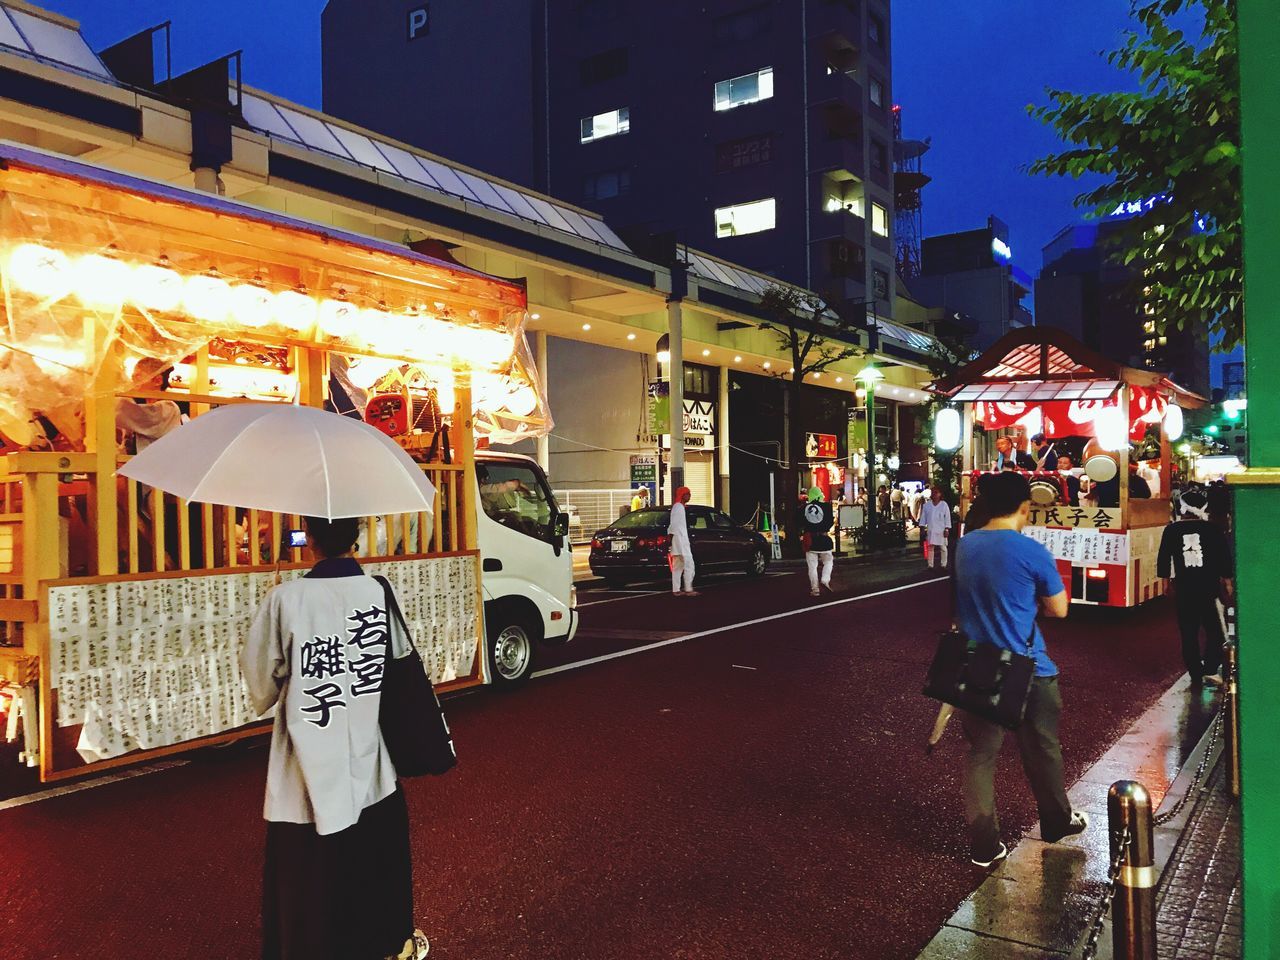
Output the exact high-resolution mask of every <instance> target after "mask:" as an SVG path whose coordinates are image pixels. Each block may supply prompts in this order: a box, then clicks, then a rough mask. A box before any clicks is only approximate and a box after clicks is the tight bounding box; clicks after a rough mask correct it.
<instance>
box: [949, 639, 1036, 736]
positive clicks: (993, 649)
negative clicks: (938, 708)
mask: <svg viewBox="0 0 1280 960" xmlns="http://www.w3.org/2000/svg"><path fill="white" fill-rule="evenodd" d="M1031 629H1032V631H1034V630H1035V627H1034V625H1033V626H1032V628H1031ZM1034 638H1035V634H1034V632H1033V633H1032V635H1031V637H1029V638H1028V639H1027V652H1028V653H1030V652H1031V648H1032V644H1033V643H1034ZM1035 667H1036V665H1035V661H1034V660H1032V659H1031V657H1029V656H1024V655H1023V654H1020V653H1014V652H1013V651H1012V650H1006V649H1005V648H1003V647H997V646H996V645H995V644H994V643H982V642H979V641H974V640H970V639H969V638H968V637H966V636H965V635H964V634H963V633H961V632H960V631H959V630H948V631H947V632H946V633H944V634H943V635H942V638H941V639H940V640H939V641H938V650H937V652H936V653H935V654H934V657H933V663H932V664H931V665H930V666H929V673H928V676H927V677H926V679H925V684H924V695H925V696H926V697H932V698H933V699H935V700H941V701H942V702H943V703H949V704H951V705H952V706H953V707H957V708H959V709H961V710H966V711H968V712H969V713H972V714H974V715H975V716H979V717H981V718H982V719H984V720H989V721H991V722H992V723H996V724H999V725H1000V726H1002V727H1004V728H1005V729H1007V730H1016V729H1017V728H1018V726H1019V725H1020V724H1021V723H1022V718H1023V716H1024V715H1025V714H1026V712H1027V698H1028V697H1029V696H1030V694H1031V680H1032V678H1033V677H1034V676H1035Z"/></svg>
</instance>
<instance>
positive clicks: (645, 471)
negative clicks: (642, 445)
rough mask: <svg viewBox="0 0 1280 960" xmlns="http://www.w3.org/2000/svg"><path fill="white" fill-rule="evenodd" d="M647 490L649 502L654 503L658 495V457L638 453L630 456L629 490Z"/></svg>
mask: <svg viewBox="0 0 1280 960" xmlns="http://www.w3.org/2000/svg"><path fill="white" fill-rule="evenodd" d="M641 487H648V488H649V500H650V502H651V503H653V502H656V500H655V498H656V497H657V494H658V456H657V454H653V453H639V454H632V456H631V489H633V490H639V489H640V488H641Z"/></svg>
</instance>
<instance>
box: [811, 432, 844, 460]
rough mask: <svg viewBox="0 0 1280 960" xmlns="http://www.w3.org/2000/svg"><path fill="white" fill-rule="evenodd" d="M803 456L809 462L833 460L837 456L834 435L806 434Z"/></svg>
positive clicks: (837, 451)
mask: <svg viewBox="0 0 1280 960" xmlns="http://www.w3.org/2000/svg"><path fill="white" fill-rule="evenodd" d="M804 455H805V456H806V457H808V458H809V459H810V460H834V459H835V458H836V457H837V456H839V449H838V447H837V446H836V435H835V434H834V433H806V434H805V436H804Z"/></svg>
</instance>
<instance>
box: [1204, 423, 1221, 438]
mask: <svg viewBox="0 0 1280 960" xmlns="http://www.w3.org/2000/svg"><path fill="white" fill-rule="evenodd" d="M1204 432H1205V433H1212V434H1214V435H1215V436H1216V435H1217V433H1218V425H1217V424H1216V423H1211V424H1209V425H1208V426H1207V427H1205V428H1204Z"/></svg>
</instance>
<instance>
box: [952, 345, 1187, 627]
mask: <svg viewBox="0 0 1280 960" xmlns="http://www.w3.org/2000/svg"><path fill="white" fill-rule="evenodd" d="M930 389H931V390H933V391H934V392H935V393H937V394H939V395H941V396H942V397H944V398H946V400H947V401H948V404H949V405H948V406H946V407H944V408H943V409H942V410H940V411H939V412H938V414H937V417H936V421H935V447H936V448H937V450H939V451H943V452H945V451H954V450H956V449H957V448H958V449H959V450H960V453H961V456H962V458H963V464H964V473H963V478H962V481H961V511H962V513H967V512H968V509H969V506H970V504H971V503H972V501H973V498H974V497H975V496H976V494H977V489H978V487H977V483H978V479H979V478H980V477H981V476H982V475H983V473H989V472H992V471H995V470H1002V469H1014V470H1018V471H1019V472H1021V473H1023V474H1025V475H1026V476H1027V478H1028V480H1030V482H1031V518H1030V523H1029V524H1028V526H1027V527H1026V529H1025V530H1024V533H1026V534H1027V535H1028V536H1031V537H1034V538H1035V539H1036V540H1038V541H1039V542H1041V543H1043V544H1044V545H1045V546H1046V547H1048V548H1049V550H1050V552H1052V553H1053V555H1054V557H1055V558H1056V559H1057V562H1058V570H1059V571H1060V572H1061V574H1062V581H1063V584H1064V585H1065V586H1066V588H1067V590H1068V591H1069V594H1070V596H1071V599H1072V601H1073V602H1075V603H1089V604H1099V605H1103V606H1113V607H1131V606H1135V605H1137V604H1140V603H1142V602H1143V601H1146V600H1150V599H1151V598H1152V597H1156V596H1160V595H1161V594H1163V593H1164V592H1165V590H1166V586H1167V584H1166V582H1165V581H1164V580H1162V579H1160V578H1159V577H1157V576H1156V552H1157V550H1158V548H1159V544H1160V535H1161V532H1162V530H1163V528H1164V526H1165V524H1167V523H1168V522H1169V520H1170V519H1171V503H1170V495H1171V492H1172V490H1173V484H1174V483H1175V481H1176V480H1177V479H1179V478H1177V477H1175V475H1174V467H1173V460H1172V457H1171V454H1170V444H1172V443H1173V442H1175V441H1177V439H1178V438H1179V437H1180V436H1181V435H1182V412H1183V410H1184V409H1190V408H1195V407H1200V406H1203V405H1204V403H1205V402H1206V401H1205V399H1204V398H1203V397H1200V396H1198V395H1196V394H1194V393H1191V392H1190V391H1188V390H1185V389H1183V388H1182V387H1179V386H1178V385H1177V384H1175V383H1173V382H1172V381H1171V380H1169V379H1168V378H1167V377H1165V376H1164V375H1162V374H1160V373H1156V372H1153V371H1149V370H1137V369H1134V368H1132V367H1126V366H1124V365H1122V364H1119V363H1116V362H1115V361H1112V360H1108V359H1107V358H1106V357H1103V356H1101V355H1100V354H1098V353H1095V352H1094V351H1092V350H1090V349H1088V348H1087V347H1085V346H1084V345H1083V344H1081V343H1079V342H1078V341H1076V340H1074V339H1072V338H1071V337H1069V336H1067V334H1065V333H1063V332H1062V331H1060V330H1057V329H1054V328H1052V327H1024V328H1022V329H1018V330H1014V331H1011V332H1010V333H1008V334H1006V335H1005V336H1004V337H1002V338H1001V339H1000V340H999V341H997V342H996V343H995V344H994V345H993V346H992V347H991V348H990V349H989V350H987V351H986V352H985V353H984V354H982V356H980V357H978V358H977V359H976V360H973V361H972V362H970V363H967V364H965V365H964V366H962V367H960V368H959V369H958V370H956V371H955V372H954V373H952V374H950V375H949V376H945V377H942V378H940V379H939V380H937V381H935V382H934V383H933V384H932V385H931V386H930ZM1038 437H1042V438H1043V439H1042V440H1041V441H1040V442H1039V443H1032V440H1033V438H1038ZM940 455H941V454H940ZM1067 458H1070V460H1069V463H1070V466H1068V460H1067Z"/></svg>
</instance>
